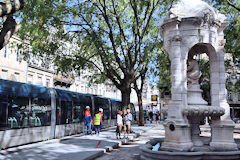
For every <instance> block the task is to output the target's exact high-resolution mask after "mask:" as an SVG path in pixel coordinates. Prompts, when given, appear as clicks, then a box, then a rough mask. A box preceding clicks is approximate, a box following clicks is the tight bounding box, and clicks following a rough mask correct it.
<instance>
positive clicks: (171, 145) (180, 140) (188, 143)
mask: <svg viewBox="0 0 240 160" xmlns="http://www.w3.org/2000/svg"><path fill="white" fill-rule="evenodd" d="M164 128H165V140H164V142H163V144H162V149H163V150H168V151H189V150H190V149H191V147H192V146H193V143H192V140H191V131H190V126H189V125H188V124H186V123H184V122H181V121H179V120H166V121H165V123H164Z"/></svg>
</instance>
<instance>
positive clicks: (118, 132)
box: [116, 110, 123, 139]
mask: <svg viewBox="0 0 240 160" xmlns="http://www.w3.org/2000/svg"><path fill="white" fill-rule="evenodd" d="M122 127H123V118H122V111H121V110H119V111H118V114H117V129H116V137H117V139H118V138H119V139H121V132H122Z"/></svg>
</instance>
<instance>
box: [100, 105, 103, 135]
mask: <svg viewBox="0 0 240 160" xmlns="http://www.w3.org/2000/svg"><path fill="white" fill-rule="evenodd" d="M99 111H100V112H101V119H100V132H101V131H102V120H103V109H102V108H99ZM100 112H99V113H100Z"/></svg>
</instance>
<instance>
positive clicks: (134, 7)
mask: <svg viewBox="0 0 240 160" xmlns="http://www.w3.org/2000/svg"><path fill="white" fill-rule="evenodd" d="M167 7H169V2H168V1H165V0H163V1H160V0H149V1H145V0H143V1H136V0H130V1H125V0H110V1H106V0H98V1H96V0H69V1H66V0H40V1H35V0H29V1H28V6H27V7H26V8H25V9H24V11H23V13H22V14H21V15H20V16H21V17H22V19H23V20H22V22H21V23H22V26H23V28H24V29H23V30H21V33H20V37H21V38H22V39H27V40H28V41H29V42H30V45H31V46H32V48H33V49H32V51H33V53H35V54H39V55H41V54H46V53H48V54H49V56H53V57H54V58H55V64H56V65H58V66H59V70H61V71H62V72H68V71H70V70H74V71H79V69H85V68H88V69H91V70H93V71H94V72H93V73H94V74H93V76H92V77H96V76H98V77H100V78H99V79H101V80H106V79H109V80H111V82H112V84H113V85H115V86H116V87H117V88H118V89H119V90H120V91H121V93H122V102H123V106H128V104H129V103H130V93H131V84H132V83H134V82H135V81H136V80H137V79H139V78H140V77H142V76H143V75H144V72H145V69H146V68H147V66H148V64H149V62H150V58H149V57H151V56H152V55H154V54H156V53H157V51H158V50H159V48H160V47H161V43H160V42H161V39H160V38H159V33H158V27H159V21H160V19H161V18H162V15H163V14H164V13H165V11H166V10H167V9H168V8H167ZM66 42H68V44H71V43H73V42H74V44H75V45H76V46H75V47H74V51H72V52H71V53H66V52H64V48H67V46H66ZM60 67H61V68H60Z"/></svg>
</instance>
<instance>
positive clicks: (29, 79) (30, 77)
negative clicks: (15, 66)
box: [27, 74, 33, 84]
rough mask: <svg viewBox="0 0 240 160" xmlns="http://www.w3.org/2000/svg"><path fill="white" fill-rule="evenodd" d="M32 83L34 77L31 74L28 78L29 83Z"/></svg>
mask: <svg viewBox="0 0 240 160" xmlns="http://www.w3.org/2000/svg"><path fill="white" fill-rule="evenodd" d="M32 82H33V75H31V74H29V75H28V77H27V83H30V84H32Z"/></svg>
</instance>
